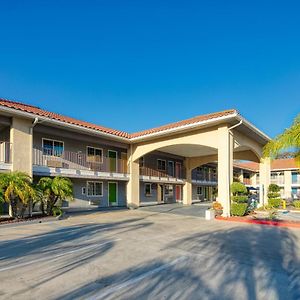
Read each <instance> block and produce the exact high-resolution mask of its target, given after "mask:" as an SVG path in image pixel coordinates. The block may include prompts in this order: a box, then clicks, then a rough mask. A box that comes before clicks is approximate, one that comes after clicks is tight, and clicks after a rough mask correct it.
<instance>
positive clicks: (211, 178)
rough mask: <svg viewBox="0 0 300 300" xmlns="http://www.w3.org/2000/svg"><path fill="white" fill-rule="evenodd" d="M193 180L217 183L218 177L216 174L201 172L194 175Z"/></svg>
mask: <svg viewBox="0 0 300 300" xmlns="http://www.w3.org/2000/svg"><path fill="white" fill-rule="evenodd" d="M192 179H193V180H197V181H207V182H217V180H218V175H217V174H216V173H208V172H199V173H195V174H193V178H192Z"/></svg>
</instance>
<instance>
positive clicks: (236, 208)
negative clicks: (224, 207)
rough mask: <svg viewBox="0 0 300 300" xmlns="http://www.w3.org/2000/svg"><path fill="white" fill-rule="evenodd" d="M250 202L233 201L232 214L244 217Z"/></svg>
mask: <svg viewBox="0 0 300 300" xmlns="http://www.w3.org/2000/svg"><path fill="white" fill-rule="evenodd" d="M247 207H248V204H247V203H232V204H231V214H232V215H233V216H239V217H242V216H244V215H245V214H246V211H247Z"/></svg>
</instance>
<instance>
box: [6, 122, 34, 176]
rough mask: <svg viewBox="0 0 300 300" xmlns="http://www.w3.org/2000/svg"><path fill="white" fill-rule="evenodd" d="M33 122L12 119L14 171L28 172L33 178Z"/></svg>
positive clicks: (11, 138) (11, 136) (11, 135)
mask: <svg viewBox="0 0 300 300" xmlns="http://www.w3.org/2000/svg"><path fill="white" fill-rule="evenodd" d="M31 127H32V120H28V119H21V118H17V117H13V118H12V124H11V129H10V142H11V143H12V171H22V172H26V173H27V174H29V175H30V176H32V132H31V131H32V129H31Z"/></svg>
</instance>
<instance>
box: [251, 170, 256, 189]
mask: <svg viewBox="0 0 300 300" xmlns="http://www.w3.org/2000/svg"><path fill="white" fill-rule="evenodd" d="M250 181H251V185H252V186H253V187H255V188H256V186H257V175H256V173H253V174H252V175H250Z"/></svg>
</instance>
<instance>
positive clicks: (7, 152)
mask: <svg viewBox="0 0 300 300" xmlns="http://www.w3.org/2000/svg"><path fill="white" fill-rule="evenodd" d="M11 149H12V144H11V143H10V142H1V141H0V162H1V163H6V164H9V163H11Z"/></svg>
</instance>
